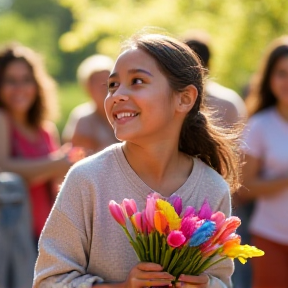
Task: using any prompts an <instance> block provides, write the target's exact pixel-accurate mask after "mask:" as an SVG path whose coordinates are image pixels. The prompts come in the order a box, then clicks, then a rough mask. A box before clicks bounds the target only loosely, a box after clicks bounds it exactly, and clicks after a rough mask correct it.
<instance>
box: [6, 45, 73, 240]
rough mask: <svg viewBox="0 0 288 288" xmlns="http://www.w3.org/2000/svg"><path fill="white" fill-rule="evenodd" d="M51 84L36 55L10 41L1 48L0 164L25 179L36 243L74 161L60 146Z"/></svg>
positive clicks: (54, 98) (68, 151)
mask: <svg viewBox="0 0 288 288" xmlns="http://www.w3.org/2000/svg"><path fill="white" fill-rule="evenodd" d="M56 110H57V105H56V86H55V83H54V81H53V80H52V78H51V77H50V76H49V75H48V74H47V73H46V71H45V68H44V66H43V63H42V61H41V58H40V55H38V54H37V53H36V52H34V51H33V50H31V49H30V48H28V47H25V46H22V45H20V44H11V45H6V46H4V47H2V49H1V51H0V139H1V141H0V167H1V169H2V171H4V172H14V173H16V174H18V175H19V176H21V177H22V178H23V179H24V180H25V183H27V186H28V190H29V196H30V199H29V201H30V204H31V209H32V218H33V237H34V239H35V243H37V241H38V238H39V236H40V233H41V231H42V228H43V226H44V223H45V221H46V219H47V217H48V215H49V213H50V210H51V208H52V205H53V202H54V199H55V196H56V194H57V192H58V191H57V188H58V187H57V186H56V183H60V181H62V179H63V177H64V175H65V174H66V172H67V171H68V169H69V168H70V166H71V165H72V164H73V163H74V162H76V161H77V159H76V158H77V157H76V158H75V157H74V156H73V154H72V152H73V150H72V149H71V148H70V147H69V146H68V145H66V146H62V147H60V146H59V134H58V131H57V128H56V126H55V124H54V123H53V122H51V121H48V119H50V117H52V111H56Z"/></svg>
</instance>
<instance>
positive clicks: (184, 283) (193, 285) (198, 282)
mask: <svg viewBox="0 0 288 288" xmlns="http://www.w3.org/2000/svg"><path fill="white" fill-rule="evenodd" d="M209 280H210V279H209V276H208V275H207V274H205V273H203V274H201V275H199V276H192V275H181V276H180V277H179V279H178V282H177V284H176V287H179V288H180V287H181V288H207V287H209Z"/></svg>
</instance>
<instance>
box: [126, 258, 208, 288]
mask: <svg viewBox="0 0 288 288" xmlns="http://www.w3.org/2000/svg"><path fill="white" fill-rule="evenodd" d="M162 270H163V268H162V266H161V265H159V264H155V263H148V262H141V263H139V264H137V265H136V266H134V268H132V270H131V271H130V273H129V275H128V276H127V279H126V281H125V282H124V283H123V288H140V287H151V286H168V285H171V281H173V280H174V278H175V277H174V276H172V275H171V274H169V273H167V272H164V271H162ZM203 287H204V286H203Z"/></svg>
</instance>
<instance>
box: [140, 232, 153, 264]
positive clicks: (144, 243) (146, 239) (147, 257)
mask: <svg viewBox="0 0 288 288" xmlns="http://www.w3.org/2000/svg"><path fill="white" fill-rule="evenodd" d="M140 237H141V239H142V243H143V245H144V247H145V259H146V260H145V261H147V262H151V260H150V254H149V243H148V241H149V240H148V236H147V235H145V234H140Z"/></svg>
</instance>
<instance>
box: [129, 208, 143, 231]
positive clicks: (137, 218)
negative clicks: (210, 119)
mask: <svg viewBox="0 0 288 288" xmlns="http://www.w3.org/2000/svg"><path fill="white" fill-rule="evenodd" d="M131 222H132V224H133V226H134V227H135V229H136V230H137V231H138V232H139V233H143V226H142V213H141V212H136V213H134V214H133V215H132V216H131Z"/></svg>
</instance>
